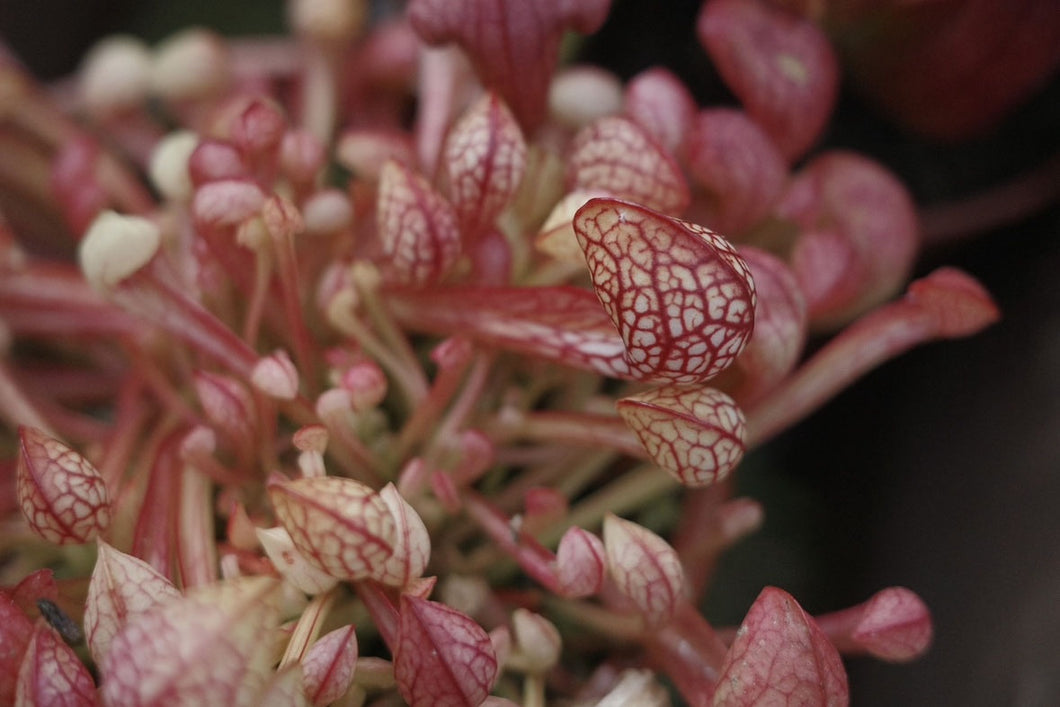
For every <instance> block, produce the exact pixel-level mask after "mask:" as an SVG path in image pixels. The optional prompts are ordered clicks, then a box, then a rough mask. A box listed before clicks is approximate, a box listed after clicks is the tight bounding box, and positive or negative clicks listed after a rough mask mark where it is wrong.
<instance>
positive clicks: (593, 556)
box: [556, 526, 606, 597]
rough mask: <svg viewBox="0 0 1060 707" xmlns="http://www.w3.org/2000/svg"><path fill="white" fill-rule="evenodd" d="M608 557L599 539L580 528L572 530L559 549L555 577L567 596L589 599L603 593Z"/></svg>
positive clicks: (566, 533) (564, 536)
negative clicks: (601, 588) (606, 558)
mask: <svg viewBox="0 0 1060 707" xmlns="http://www.w3.org/2000/svg"><path fill="white" fill-rule="evenodd" d="M605 556H606V553H605V550H604V544H603V543H602V542H601V541H600V538H598V537H596V536H595V535H593V534H592V533H590V532H589V531H588V530H584V529H582V528H579V527H578V526H573V527H571V528H569V529H568V530H567V532H565V533H564V534H563V537H562V538H560V541H559V547H558V548H557V549H556V577H557V578H558V579H559V583H560V585H561V586H562V587H563V594H564V596H567V597H587V596H592V595H593V594H596V593H597V592H598V591H600V587H601V586H602V585H603V582H604V571H605V570H606V565H605Z"/></svg>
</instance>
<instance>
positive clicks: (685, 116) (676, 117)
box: [623, 67, 696, 155]
mask: <svg viewBox="0 0 1060 707" xmlns="http://www.w3.org/2000/svg"><path fill="white" fill-rule="evenodd" d="M623 108H624V111H625V113H626V115H628V116H629V117H630V118H632V119H633V121H634V122H635V123H637V124H638V125H639V126H641V127H642V128H644V129H645V130H647V131H648V133H649V134H650V135H651V136H652V137H654V138H655V140H656V141H658V143H659V144H660V145H662V146H663V147H664V148H665V149H666V150H667V151H668V152H669V153H670V154H671V155H677V154H680V152H681V148H682V146H683V145H684V143H685V136H686V135H687V134H688V130H689V127H690V126H691V124H692V119H693V118H694V117H695V114H696V102H695V99H694V98H693V97H692V94H691V93H690V92H689V90H688V88H687V87H686V86H685V85H684V84H683V83H681V79H679V78H677V76H675V75H674V74H673V73H672V72H670V71H669V70H668V69H664V68H661V67H656V68H653V69H648V70H647V71H642V72H641V73H639V74H637V75H636V76H634V77H633V78H632V79H630V81H629V83H628V84H627V85H626V95H625V98H624V101H623Z"/></svg>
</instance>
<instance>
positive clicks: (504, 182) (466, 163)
mask: <svg viewBox="0 0 1060 707" xmlns="http://www.w3.org/2000/svg"><path fill="white" fill-rule="evenodd" d="M443 165H444V167H445V170H446V173H447V174H448V176H449V193H450V195H451V197H452V201H453V206H454V207H455V209H456V213H457V216H458V217H459V219H460V226H461V230H462V231H463V233H464V236H465V238H476V237H477V236H478V235H479V234H481V233H483V232H484V231H486V230H487V229H488V228H490V227H491V226H492V225H493V223H494V221H496V220H497V217H498V216H499V215H500V213H501V211H503V210H504V207H506V206H507V205H508V203H509V202H510V201H511V200H512V197H514V196H515V192H516V190H517V189H518V188H519V183H520V182H521V181H522V179H523V172H524V171H525V170H526V142H525V141H524V140H523V134H522V132H521V131H520V130H519V125H518V123H516V122H515V118H514V117H512V114H511V112H509V110H508V107H507V106H506V105H504V103H503V102H501V100H500V99H498V98H497V96H495V95H494V94H488V95H486V96H484V97H483V98H482V99H481V100H479V101H478V102H477V103H475V104H474V105H473V106H471V108H470V109H468V111H467V113H465V114H464V116H463V118H461V119H460V120H459V121H457V123H456V125H454V126H453V129H452V130H451V131H450V133H449V138H448V139H447V140H446V143H445V153H444V161H443Z"/></svg>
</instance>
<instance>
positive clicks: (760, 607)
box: [714, 587, 849, 707]
mask: <svg viewBox="0 0 1060 707" xmlns="http://www.w3.org/2000/svg"><path fill="white" fill-rule="evenodd" d="M848 702H849V692H848V688H847V678H846V671H845V670H844V669H843V661H842V660H841V659H840V657H839V652H838V651H837V650H836V649H835V647H834V646H833V645H832V644H831V643H830V642H829V641H828V637H827V636H825V635H824V633H823V632H822V631H821V629H820V628H818V626H817V623H816V622H815V621H814V620H813V618H812V617H810V616H808V615H807V614H806V612H804V611H803V610H802V607H800V606H799V604H798V602H796V601H795V599H794V598H792V596H791V595H790V594H788V593H787V592H785V591H784V590H782V589H777V588H776V587H766V588H765V589H763V590H762V593H761V594H759V595H758V598H757V599H756V600H755V603H754V604H753V605H752V606H751V609H750V610H749V611H748V612H747V616H746V617H745V618H744V620H743V624H741V625H740V628H739V630H738V631H737V632H736V640H734V641H733V644H732V646H730V647H729V652H728V654H727V655H726V658H725V663H724V664H723V665H722V667H721V674H720V676H719V677H718V688H717V691H716V692H715V693H714V704H716V705H718V704H722V705H734V706H738V707H743V706H744V705H746V706H747V707H751V706H752V705H826V706H827V707H840V706H843V705H846V704H847V703H848Z"/></svg>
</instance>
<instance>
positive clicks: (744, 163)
mask: <svg viewBox="0 0 1060 707" xmlns="http://www.w3.org/2000/svg"><path fill="white" fill-rule="evenodd" d="M686 158H687V161H688V170H689V173H690V174H691V175H692V178H693V180H694V181H695V182H696V183H697V184H698V186H699V187H701V188H702V189H703V190H704V192H705V200H706V203H705V204H704V210H705V214H704V215H703V223H705V224H708V225H709V226H710V227H711V228H714V229H717V230H718V231H720V232H721V233H725V234H728V235H730V236H733V235H737V234H740V233H744V232H746V231H748V230H749V229H750V228H751V227H753V226H755V225H756V224H758V223H759V222H760V221H762V220H763V219H764V218H766V216H768V215H769V214H770V213H771V212H772V210H773V205H774V204H775V203H776V201H777V199H779V198H780V194H781V192H782V191H783V189H784V185H785V183H786V182H787V178H788V167H787V165H786V164H785V163H784V158H783V157H782V156H781V154H780V152H778V151H777V148H776V147H775V146H774V145H773V143H772V142H771V141H770V140H769V138H768V137H766V135H765V133H763V132H762V129H761V128H759V127H758V126H757V125H756V124H755V123H754V122H753V121H751V120H750V119H749V118H748V117H747V116H746V115H745V114H744V113H743V112H741V111H738V110H732V109H730V108H714V109H711V110H705V111H702V112H701V113H700V114H699V115H698V116H697V117H696V119H695V121H694V122H693V123H692V127H691V130H690V131H689V134H688V141H687V149H686ZM697 215H698V212H697Z"/></svg>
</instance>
